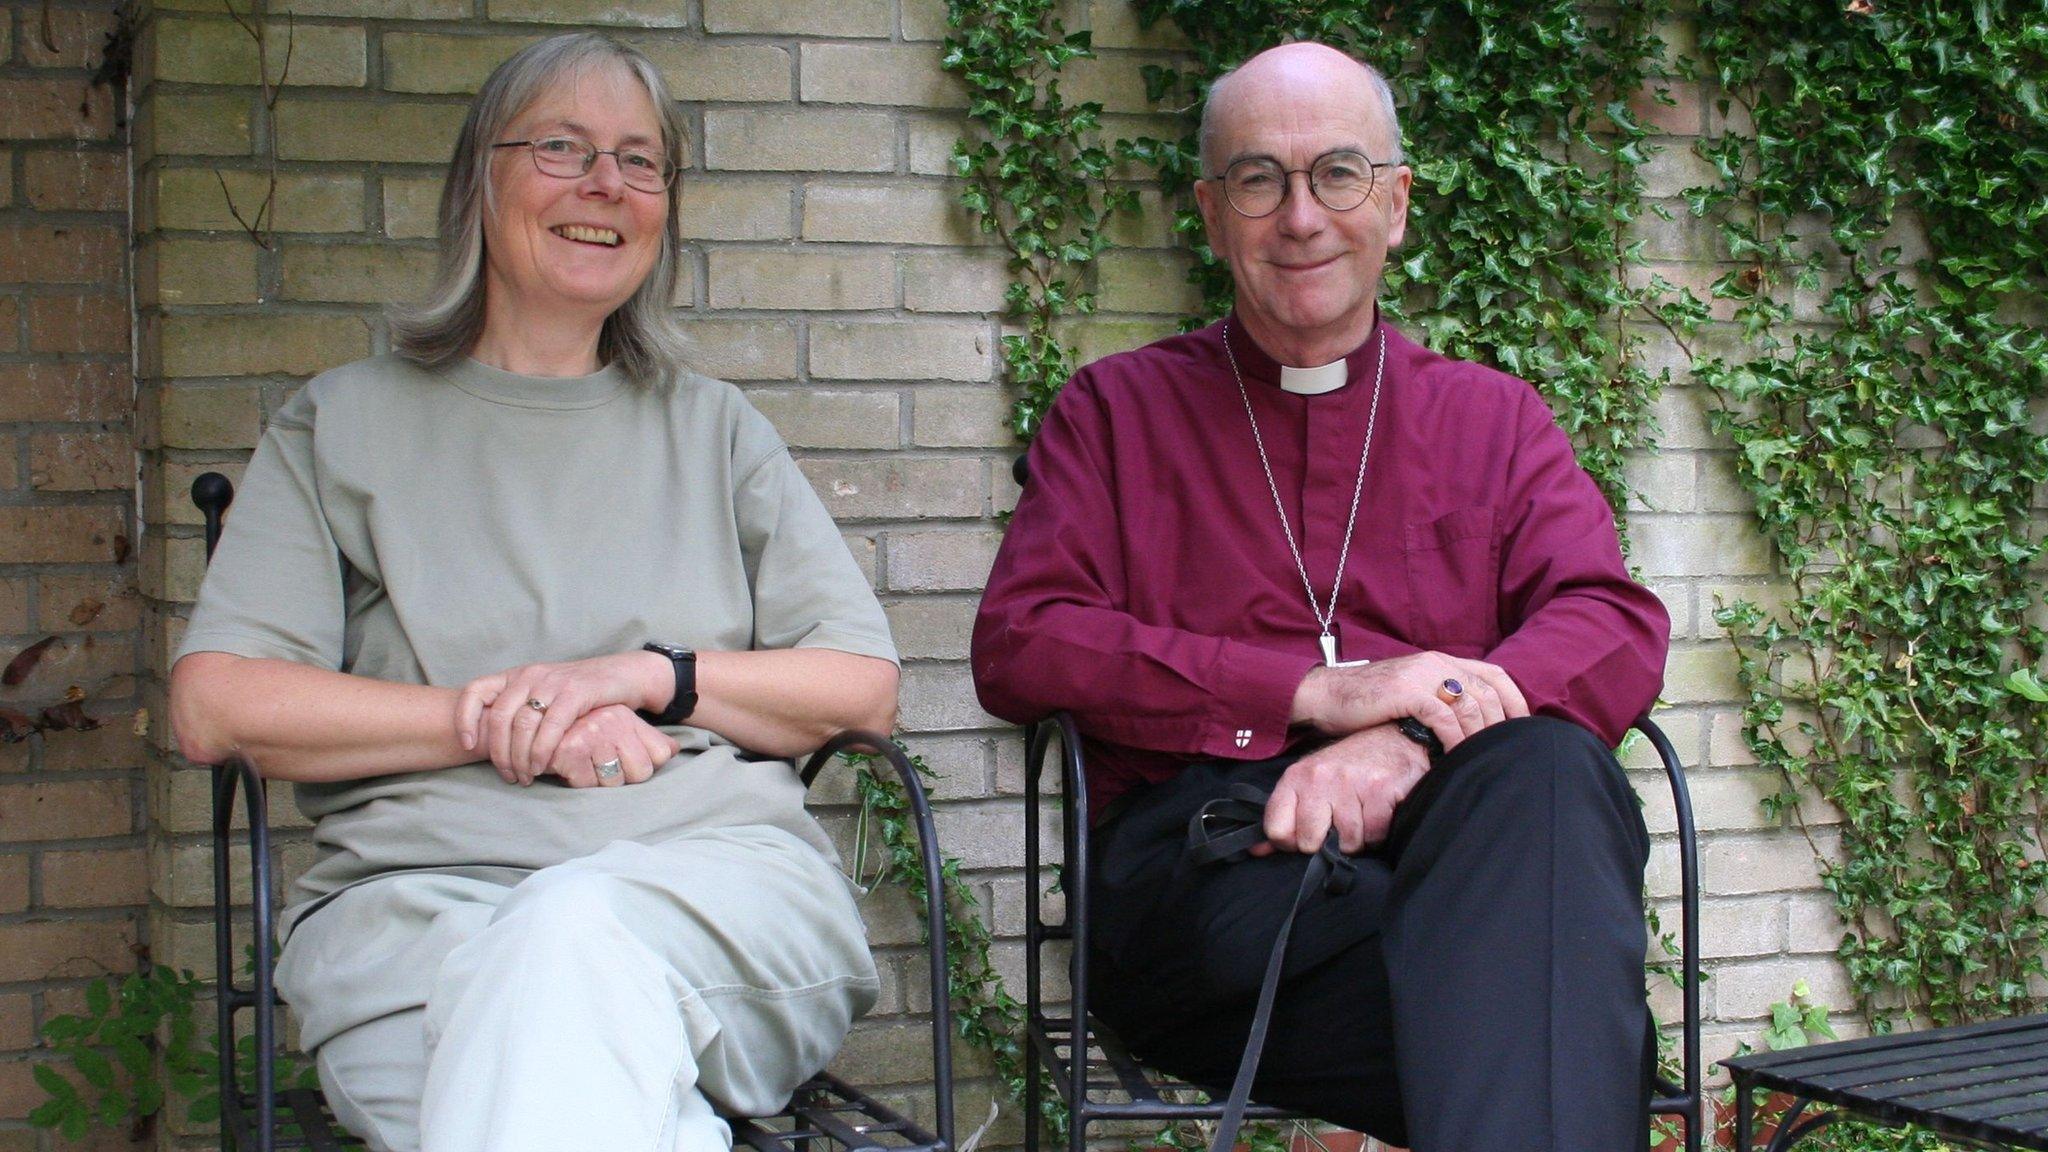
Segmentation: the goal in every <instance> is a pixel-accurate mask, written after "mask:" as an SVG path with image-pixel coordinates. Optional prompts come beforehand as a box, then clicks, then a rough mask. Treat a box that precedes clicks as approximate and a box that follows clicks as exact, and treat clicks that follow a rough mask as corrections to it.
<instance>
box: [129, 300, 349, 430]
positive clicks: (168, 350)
mask: <svg viewBox="0 0 2048 1152" xmlns="http://www.w3.org/2000/svg"><path fill="white" fill-rule="evenodd" d="M369 351H370V330H369V328H368V327H367V326H366V325H365V324H364V323H363V321H362V320H361V319H359V318H357V317H354V316H166V317H165V318H164V323H163V361H164V363H163V371H164V375H166V376H255V375H263V374H266V373H272V372H282V373H285V374H287V375H292V376H310V375H313V374H314V373H316V372H322V371H325V370H326V369H329V368H332V367H334V366H336V365H338V364H346V363H348V362H349V361H351V360H356V359H360V358H361V357H363V356H365V355H368V354H369ZM170 437H171V432H170V421H169V419H168V417H167V418H166V419H165V429H164V440H165V443H167V444H168V443H171V438H170ZM181 446H182V447H199V445H196V444H194V445H181Z"/></svg>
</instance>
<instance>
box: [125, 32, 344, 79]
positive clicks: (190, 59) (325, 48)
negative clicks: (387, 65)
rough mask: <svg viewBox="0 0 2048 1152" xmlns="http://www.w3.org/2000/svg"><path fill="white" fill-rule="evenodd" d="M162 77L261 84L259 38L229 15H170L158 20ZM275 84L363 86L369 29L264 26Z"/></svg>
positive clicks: (267, 57)
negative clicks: (257, 39) (257, 66)
mask: <svg viewBox="0 0 2048 1152" xmlns="http://www.w3.org/2000/svg"><path fill="white" fill-rule="evenodd" d="M156 36H157V55H156V69H157V79H159V80H172V81H184V82H188V83H194V84H235V85H250V86H253V85H255V84H256V82H257V81H256V57H257V52H256V39H255V37H253V36H251V35H250V34H249V33H248V32H247V31H246V30H244V29H243V28H242V27H241V26H240V25H238V24H236V23H235V22H234V21H233V20H228V19H206V18H200V17H173V16H166V17H164V18H162V19H160V20H159V21H158V22H157V27H156ZM264 38H265V40H266V41H267V44H266V47H265V51H264V61H265V64H266V72H267V74H268V76H269V79H270V82H271V83H272V84H273V85H276V84H280V83H281V84H285V85H288V86H290V87H294V88H329V87H343V88H360V87H362V85H363V84H364V83H365V82H366V81H367V80H368V78H369V70H368V65H367V53H366V50H365V47H364V38H363V30H362V29H361V28H357V27H342V26H336V25H331V24H301V23H297V22H287V21H283V20H273V21H271V22H270V23H268V24H267V25H265V26H264Z"/></svg>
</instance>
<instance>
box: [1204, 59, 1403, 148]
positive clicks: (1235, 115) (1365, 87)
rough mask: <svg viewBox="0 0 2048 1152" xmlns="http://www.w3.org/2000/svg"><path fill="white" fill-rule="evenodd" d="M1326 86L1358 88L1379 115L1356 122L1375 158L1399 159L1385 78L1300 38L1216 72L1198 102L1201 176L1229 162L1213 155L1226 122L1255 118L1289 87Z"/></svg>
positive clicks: (1398, 126) (1396, 123) (1391, 95)
mask: <svg viewBox="0 0 2048 1152" xmlns="http://www.w3.org/2000/svg"><path fill="white" fill-rule="evenodd" d="M1331 86H1339V87H1340V88H1341V87H1352V88H1357V89H1358V90H1359V92H1360V94H1361V96H1363V97H1364V98H1365V104H1366V106H1367V107H1370V108H1372V109H1373V110H1374V111H1376V112H1377V113H1378V116H1377V117H1375V118H1376V119H1377V120H1378V121H1379V123H1377V124H1371V125H1361V126H1360V129H1361V130H1362V131H1366V132H1368V133H1369V136H1368V139H1370V140H1372V141H1373V142H1374V143H1375V144H1376V145H1378V146H1377V147H1375V148H1374V149H1373V155H1372V158H1373V159H1375V160H1391V161H1393V162H1394V163H1397V164H1398V163H1400V162H1401V123H1400V120H1399V118H1398V117H1397V116H1396V115H1395V112H1394V92H1393V89H1391V88H1389V87H1388V86H1387V79H1386V77H1384V76H1382V75H1380V72H1379V69H1377V68H1374V67H1373V66H1372V65H1370V64H1366V63H1364V62H1362V61H1359V60H1355V59H1353V58H1352V57H1350V56H1348V55H1346V54H1345V53H1343V52H1339V51H1338V50H1337V49H1335V48H1332V47H1330V46H1329V45H1327V44H1318V43H1315V42H1314V41H1308V40H1304V41H1300V42H1298V43H1294V44H1282V45H1280V46H1279V47H1277V48H1268V49H1266V50H1265V51H1264V52H1261V53H1259V54H1258V55H1256V56H1254V57H1252V58H1251V59H1249V60H1247V61H1245V62H1244V63H1242V64H1240V65H1238V66H1237V67H1235V68H1233V69H1231V70H1230V71H1228V72H1225V73H1224V74H1223V75H1221V76H1218V77H1217V78H1216V79H1215V81H1214V82H1213V83H1211V84H1210V85H1209V99H1208V101H1207V103H1205V104H1204V105H1203V106H1202V127H1201V135H1200V137H1199V140H1200V145H1201V156H1200V162H1201V166H1202V175H1204V176H1214V175H1216V174H1218V173H1219V172H1220V171H1221V170H1222V169H1223V167H1224V166H1226V165H1228V164H1229V163H1230V158H1229V157H1226V156H1218V155H1216V146H1217V141H1218V140H1219V139H1220V138H1221V137H1222V135H1223V131H1224V128H1225V126H1226V124H1228V123H1231V122H1234V121H1237V120H1239V119H1241V118H1243V117H1246V116H1253V117H1256V116H1259V115H1261V114H1262V112H1263V111H1264V110H1266V109H1267V108H1269V107H1271V106H1273V105H1275V104H1277V103H1279V101H1278V100H1276V99H1275V98H1276V97H1280V96H1284V95H1285V94H1286V93H1288V92H1290V91H1303V90H1306V91H1315V90H1323V91H1328V90H1329V89H1330V88H1331Z"/></svg>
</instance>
